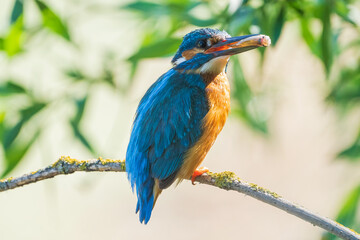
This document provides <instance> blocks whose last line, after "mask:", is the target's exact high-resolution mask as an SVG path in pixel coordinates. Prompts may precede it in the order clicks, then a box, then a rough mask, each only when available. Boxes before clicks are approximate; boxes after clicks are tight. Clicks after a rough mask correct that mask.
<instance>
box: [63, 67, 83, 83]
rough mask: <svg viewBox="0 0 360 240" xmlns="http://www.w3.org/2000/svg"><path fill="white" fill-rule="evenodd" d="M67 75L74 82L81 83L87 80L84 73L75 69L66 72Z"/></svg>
mask: <svg viewBox="0 0 360 240" xmlns="http://www.w3.org/2000/svg"><path fill="white" fill-rule="evenodd" d="M65 75H66V76H68V77H69V78H71V79H73V80H74V81H81V80H84V79H86V77H85V75H84V73H82V72H81V71H80V70H79V69H75V68H73V69H68V70H66V71H65Z"/></svg>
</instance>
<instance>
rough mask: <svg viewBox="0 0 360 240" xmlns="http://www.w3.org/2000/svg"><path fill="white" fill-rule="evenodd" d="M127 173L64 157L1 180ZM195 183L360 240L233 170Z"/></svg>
mask: <svg viewBox="0 0 360 240" xmlns="http://www.w3.org/2000/svg"><path fill="white" fill-rule="evenodd" d="M81 171H82V172H110V171H111V172H125V160H112V159H103V158H98V159H95V160H77V159H74V158H70V157H65V156H64V157H61V158H59V160H57V161H56V162H55V163H53V164H51V165H50V166H48V167H46V168H43V169H40V170H38V171H34V172H31V173H28V174H25V175H23V176H20V177H17V178H6V179H2V180H0V192H3V191H6V190H10V189H14V188H18V187H21V186H24V185H27V184H30V183H35V182H38V181H41V180H45V179H48V178H53V177H55V176H57V175H64V174H71V173H74V172H81ZM195 181H196V182H199V183H202V184H207V185H211V186H215V187H218V188H221V189H225V190H232V191H237V192H240V193H243V194H246V195H248V196H251V197H253V198H256V199H258V200H260V201H262V202H264V203H267V204H269V205H272V206H274V207H276V208H278V209H281V210H283V211H285V212H287V213H289V214H291V215H294V216H296V217H298V218H301V219H303V220H305V221H307V222H309V223H311V224H313V225H315V226H318V227H320V228H322V229H324V230H326V231H328V232H330V233H332V234H334V235H336V236H338V237H340V238H342V239H346V240H360V235H359V234H358V233H356V232H355V231H354V230H352V229H349V228H347V227H345V226H343V225H341V224H339V223H337V222H335V221H333V220H331V219H328V218H326V217H322V216H319V215H317V214H314V213H312V212H310V211H309V210H307V209H305V208H303V207H301V206H299V205H297V204H294V203H292V202H289V201H287V200H286V199H284V198H282V197H281V196H280V195H278V194H277V193H274V192H272V191H270V190H268V189H266V188H263V187H260V186H258V185H256V184H254V183H247V182H245V181H243V180H241V179H240V178H239V177H237V176H236V175H235V173H233V172H222V173H212V172H208V173H207V174H203V175H201V176H199V177H197V178H196V180H195Z"/></svg>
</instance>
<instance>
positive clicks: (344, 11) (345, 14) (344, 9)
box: [335, 0, 356, 26]
mask: <svg viewBox="0 0 360 240" xmlns="http://www.w3.org/2000/svg"><path fill="white" fill-rule="evenodd" d="M335 12H336V14H337V15H339V16H340V17H341V18H342V19H343V20H344V21H346V22H348V23H351V24H352V25H353V26H356V22H354V21H353V20H352V19H351V18H350V17H349V13H350V9H349V4H348V3H347V2H345V1H344V0H336V1H335Z"/></svg>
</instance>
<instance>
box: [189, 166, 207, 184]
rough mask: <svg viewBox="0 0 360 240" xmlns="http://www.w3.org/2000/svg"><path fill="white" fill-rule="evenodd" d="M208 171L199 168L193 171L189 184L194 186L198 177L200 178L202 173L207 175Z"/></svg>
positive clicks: (205, 168)
mask: <svg viewBox="0 0 360 240" xmlns="http://www.w3.org/2000/svg"><path fill="white" fill-rule="evenodd" d="M208 171H209V169H208V168H207V167H201V168H197V169H195V171H194V173H193V175H192V176H191V183H192V184H193V185H195V183H194V182H195V179H196V178H197V177H198V176H201V175H203V174H204V173H207V172H208Z"/></svg>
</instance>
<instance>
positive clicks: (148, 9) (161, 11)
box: [122, 1, 169, 16]
mask: <svg viewBox="0 0 360 240" xmlns="http://www.w3.org/2000/svg"><path fill="white" fill-rule="evenodd" d="M122 8H123V9H126V10H132V11H137V12H140V13H141V14H144V15H146V16H161V15H168V13H169V9H168V8H167V7H166V6H165V5H164V4H158V3H152V2H144V1H136V2H134V3H130V4H127V5H125V6H122Z"/></svg>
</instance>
